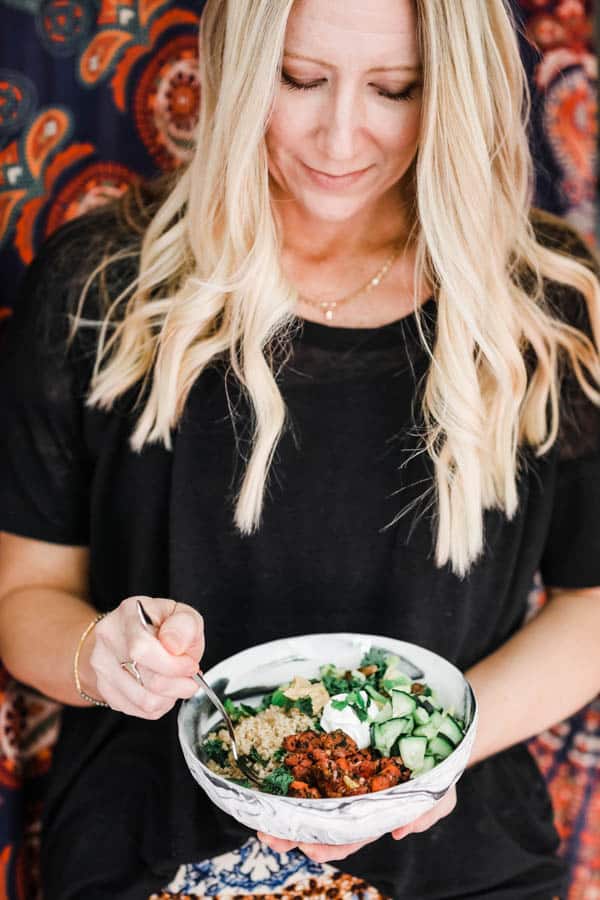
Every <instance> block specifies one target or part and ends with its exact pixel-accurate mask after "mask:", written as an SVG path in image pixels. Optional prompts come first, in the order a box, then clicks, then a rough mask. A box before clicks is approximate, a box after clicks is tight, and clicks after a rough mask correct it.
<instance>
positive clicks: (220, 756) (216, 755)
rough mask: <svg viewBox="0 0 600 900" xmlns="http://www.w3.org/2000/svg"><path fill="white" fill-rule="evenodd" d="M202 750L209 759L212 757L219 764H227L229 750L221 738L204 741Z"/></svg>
mask: <svg viewBox="0 0 600 900" xmlns="http://www.w3.org/2000/svg"><path fill="white" fill-rule="evenodd" d="M200 752H201V753H202V754H203V756H205V757H206V758H207V759H212V761H213V762H216V764H217V765H218V766H226V765H227V761H228V757H229V750H228V749H227V747H226V746H225V744H224V743H223V741H221V740H219V738H212V739H210V740H207V741H204V743H203V744H202V745H201V747H200Z"/></svg>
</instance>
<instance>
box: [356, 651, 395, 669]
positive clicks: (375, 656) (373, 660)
mask: <svg viewBox="0 0 600 900" xmlns="http://www.w3.org/2000/svg"><path fill="white" fill-rule="evenodd" d="M388 655H389V654H388V651H387V650H381V649H380V648H379V647H371V649H370V650H369V652H368V653H365V655H364V656H363V658H362V659H361V661H360V665H359V668H360V669H363V668H364V667H365V666H377V668H378V669H380V670H381V671H384V670H385V669H386V668H387V661H386V657H387V656H388Z"/></svg>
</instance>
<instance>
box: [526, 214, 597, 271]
mask: <svg viewBox="0 0 600 900" xmlns="http://www.w3.org/2000/svg"><path fill="white" fill-rule="evenodd" d="M529 220H530V222H531V224H532V226H533V230H534V233H535V236H536V240H537V241H538V243H539V244H541V245H542V246H543V247H546V248H547V249H549V250H555V251H557V252H558V253H563V254H564V255H566V256H573V257H574V258H575V259H578V260H580V261H581V262H583V263H584V264H586V265H587V266H589V267H590V268H592V269H596V270H597V269H598V266H599V258H598V253H597V251H595V250H593V249H592V248H591V247H590V245H589V243H588V242H587V240H586V239H585V238H584V237H583V235H582V233H581V232H580V231H579V229H577V228H576V227H575V226H574V225H572V224H571V223H570V222H568V221H567V220H566V219H561V218H560V217H559V216H556V215H554V214H553V213H550V212H547V211H546V210H543V209H539V208H538V207H532V209H531V210H530V214H529Z"/></svg>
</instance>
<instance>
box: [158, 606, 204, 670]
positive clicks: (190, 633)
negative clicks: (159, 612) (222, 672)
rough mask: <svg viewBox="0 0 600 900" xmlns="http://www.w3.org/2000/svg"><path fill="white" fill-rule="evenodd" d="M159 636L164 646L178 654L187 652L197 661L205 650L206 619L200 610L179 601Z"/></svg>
mask: <svg viewBox="0 0 600 900" xmlns="http://www.w3.org/2000/svg"><path fill="white" fill-rule="evenodd" d="M158 638H159V640H160V642H161V644H162V645H163V647H164V648H165V649H166V650H168V651H169V653H173V654H175V655H176V656H181V655H182V654H184V653H187V654H188V656H191V657H192V658H193V659H194V660H195V661H196V662H199V661H200V657H201V656H202V654H203V652H204V621H203V619H202V616H201V615H200V613H199V612H197V611H196V610H195V609H192V607H191V606H187V605H186V604H185V603H178V604H177V606H176V607H175V609H174V611H173V612H172V613H171V615H170V616H168V617H167V618H166V619H165V620H164V622H163V623H162V625H161V626H160V629H159V632H158Z"/></svg>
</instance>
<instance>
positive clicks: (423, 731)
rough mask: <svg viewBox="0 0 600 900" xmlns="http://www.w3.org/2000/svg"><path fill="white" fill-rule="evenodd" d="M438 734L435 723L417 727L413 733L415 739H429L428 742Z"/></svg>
mask: <svg viewBox="0 0 600 900" xmlns="http://www.w3.org/2000/svg"><path fill="white" fill-rule="evenodd" d="M437 733H438V730H437V728H436V726H435V725H434V724H433V722H427V723H426V724H425V725H417V727H416V728H415V730H414V731H413V734H414V736H415V737H424V738H427V740H428V741H430V740H432V739H433V738H434V737H435V736H436V735H437Z"/></svg>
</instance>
